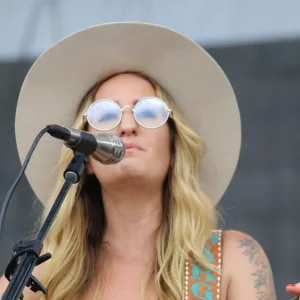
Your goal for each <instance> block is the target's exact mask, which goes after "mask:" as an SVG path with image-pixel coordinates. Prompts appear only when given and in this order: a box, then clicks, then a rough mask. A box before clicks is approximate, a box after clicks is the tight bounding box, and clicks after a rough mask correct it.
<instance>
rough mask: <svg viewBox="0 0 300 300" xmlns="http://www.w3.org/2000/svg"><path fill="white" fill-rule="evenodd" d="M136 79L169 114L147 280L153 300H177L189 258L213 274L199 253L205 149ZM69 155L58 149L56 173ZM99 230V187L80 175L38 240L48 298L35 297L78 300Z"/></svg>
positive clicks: (208, 220) (207, 211)
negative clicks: (45, 254) (166, 158)
mask: <svg viewBox="0 0 300 300" xmlns="http://www.w3.org/2000/svg"><path fill="white" fill-rule="evenodd" d="M136 74H137V75H138V76H141V77H143V78H145V79H147V80H148V81H149V82H150V83H151V84H152V85H153V87H154V89H155V92H156V96H157V97H159V98H161V99H163V100H164V101H165V102H166V103H167V105H168V106H169V107H170V108H171V109H172V111H173V118H172V119H170V120H169V125H170V128H171V135H172V143H171V144H172V145H171V148H172V149H171V151H172V155H173V161H174V163H173V165H172V167H171V168H170V170H169V173H168V175H167V178H166V179H165V183H164V188H165V195H164V199H163V210H164V212H163V216H164V218H163V221H162V224H161V226H160V228H159V232H158V236H157V245H156V262H155V265H154V266H153V268H152V273H151V276H152V277H151V278H153V279H154V282H155V286H156V292H157V296H158V299H160V300H162V299H168V300H181V299H182V296H183V292H184V290H183V287H184V267H185V262H186V259H187V257H188V255H189V254H192V255H193V257H194V259H195V260H196V261H197V262H198V263H199V264H201V265H202V266H204V267H206V268H208V269H210V270H215V268H214V266H213V265H212V264H211V263H210V262H209V261H208V259H207V257H206V255H205V251H204V248H205V246H206V244H207V241H208V239H209V236H210V234H211V232H212V230H214V229H215V228H216V226H217V217H216V212H215V208H214V205H213V204H212V202H211V201H210V200H209V199H208V198H207V197H206V195H205V194H204V193H203V192H202V191H201V187H200V178H199V169H200V167H201V161H202V158H203V156H204V154H205V144H204V142H203V141H202V139H201V138H200V137H199V136H198V135H197V134H196V133H195V132H194V131H193V130H192V129H191V128H190V127H189V126H188V125H187V124H186V123H185V121H184V120H183V118H182V116H181V114H180V111H179V109H178V108H177V107H176V105H175V103H174V102H173V101H172V100H171V98H170V96H169V95H168V94H167V93H166V92H165V91H164V90H163V88H162V87H160V86H159V85H158V84H157V83H156V82H155V81H154V80H152V79H150V78H148V77H146V76H144V75H142V74H139V73H136ZM111 77H112V76H111ZM111 77H110V78H111ZM106 80H108V78H107V79H106ZM106 80H105V81H106ZM103 82H104V81H102V82H100V83H98V84H96V85H95V86H94V87H93V88H92V89H91V90H90V91H89V92H88V93H87V95H86V96H85V97H84V99H83V101H82V103H81V105H80V107H79V109H78V114H77V117H76V120H75V122H74V124H73V128H76V129H80V130H85V129H86V124H85V123H84V122H83V119H82V115H83V114H84V113H85V112H86V111H87V108H88V106H89V105H90V104H91V103H92V102H93V101H94V97H95V94H96V92H97V90H98V89H99V87H100V86H101V84H102V83H103ZM175 149H176V151H175ZM72 156H73V154H72V152H71V151H70V150H69V149H67V148H66V147H64V148H62V150H61V156H60V160H59V163H58V166H57V169H58V171H59V172H62V171H63V170H65V169H66V167H67V166H68V164H69V163H70V161H71V159H72ZM62 183H63V178H62V177H59V179H57V183H56V186H55V188H54V190H53V197H51V200H50V201H49V207H46V209H45V211H44V214H43V217H42V220H44V219H45V217H46V215H47V214H48V212H49V209H50V207H51V206H52V204H53V200H54V199H55V197H56V196H57V193H58V191H59V189H60V188H61V186H62ZM105 228H106V220H105V213H104V208H103V203H102V197H101V186H100V184H99V183H98V181H97V180H96V178H95V177H94V176H93V175H87V174H85V175H84V176H83V178H82V179H81V180H80V182H79V183H78V184H76V185H73V186H72V188H71V189H70V191H69V193H68V195H67V197H66V199H65V200H64V202H63V204H62V207H61V208H60V210H59V212H58V215H57V216H56V218H55V220H54V222H53V224H52V227H51V229H50V230H49V232H48V234H47V237H46V239H45V241H44V251H49V252H50V253H51V254H52V255H53V256H52V258H51V260H50V261H49V262H47V263H45V268H44V269H43V274H42V278H41V281H42V283H43V284H44V285H45V286H46V288H47V290H48V294H47V296H46V297H45V296H43V295H41V296H40V299H50V300H68V299H70V300H71V299H72V300H73V299H79V298H80V296H81V295H82V294H83V292H84V291H85V290H86V289H87V288H88V287H89V285H90V284H91V279H92V277H93V276H94V274H95V265H96V261H97V259H98V256H99V255H97V253H99V249H101V245H102V238H103V234H104V232H105ZM103 284H104V283H103ZM100 290H101V287H100ZM141 292H142V291H141ZM144 293H145V289H144V290H143V295H144Z"/></svg>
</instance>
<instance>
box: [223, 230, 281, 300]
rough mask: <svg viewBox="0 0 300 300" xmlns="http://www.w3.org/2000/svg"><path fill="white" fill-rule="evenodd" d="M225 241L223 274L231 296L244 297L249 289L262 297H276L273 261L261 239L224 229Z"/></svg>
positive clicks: (250, 293) (234, 297)
mask: <svg viewBox="0 0 300 300" xmlns="http://www.w3.org/2000/svg"><path fill="white" fill-rule="evenodd" d="M222 241H223V242H222V256H223V261H222V269H223V276H224V277H225V280H226V282H227V283H228V293H229V294H230V295H231V296H229V297H228V299H238V297H243V295H242V293H243V292H246V291H247V293H248V294H249V295H253V297H257V298H258V299H276V296H275V291H274V283H273V275H272V270H271V265H270V262H269V259H268V257H267V254H266V253H265V251H264V249H263V247H262V246H261V245H260V243H259V242H258V241H257V240H256V239H255V238H253V237H252V236H251V235H249V234H247V233H244V232H241V231H235V230H226V231H224V232H223V234H222ZM266 297H268V298H266ZM255 299H256V298H255Z"/></svg>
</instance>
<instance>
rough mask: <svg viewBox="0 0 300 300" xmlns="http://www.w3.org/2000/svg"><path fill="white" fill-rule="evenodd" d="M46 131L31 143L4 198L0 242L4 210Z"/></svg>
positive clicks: (0, 219)
mask: <svg viewBox="0 0 300 300" xmlns="http://www.w3.org/2000/svg"><path fill="white" fill-rule="evenodd" d="M47 131H48V127H45V128H44V129H43V130H41V131H40V133H39V134H38V135H37V136H36V138H35V140H34V141H33V143H32V145H31V147H30V149H29V151H28V153H27V156H26V158H25V160H24V163H23V166H22V168H21V170H20V172H19V174H18V176H17V178H16V180H15V181H14V183H13V184H12V186H11V188H10V189H9V191H8V193H7V195H6V197H5V200H4V202H3V206H2V208H1V213H0V241H1V235H2V229H3V224H4V219H5V215H6V210H7V207H8V204H9V202H10V198H11V196H12V194H13V192H14V190H15V188H16V187H17V185H18V183H19V181H20V180H21V178H22V176H23V174H24V172H25V170H26V168H27V165H28V162H29V161H30V158H31V156H32V154H33V152H34V150H35V148H36V146H37V144H38V143H39V141H40V139H41V138H42V136H43V135H44V134H45V133H46V132H47Z"/></svg>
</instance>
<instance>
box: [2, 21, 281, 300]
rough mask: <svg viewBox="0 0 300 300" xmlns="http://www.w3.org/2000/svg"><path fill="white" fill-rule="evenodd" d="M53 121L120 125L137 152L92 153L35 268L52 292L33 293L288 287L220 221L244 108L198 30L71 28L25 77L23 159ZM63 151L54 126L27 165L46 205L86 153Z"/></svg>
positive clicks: (201, 295) (267, 293) (209, 295)
mask: <svg viewBox="0 0 300 300" xmlns="http://www.w3.org/2000/svg"><path fill="white" fill-rule="evenodd" d="M53 123H56V124H63V125H65V126H68V127H73V128H76V129H80V130H87V131H89V132H90V133H92V134H99V133H108V134H114V135H117V136H119V137H120V138H121V139H122V140H123V142H124V143H125V146H126V154H125V157H124V159H123V160H122V161H121V162H120V163H117V164H114V165H104V164H101V163H100V162H99V161H96V160H95V159H94V158H91V157H89V158H88V166H87V168H86V172H85V174H84V176H83V178H82V179H81V181H80V183H79V184H77V185H74V186H73V187H72V188H71V190H70V192H69V193H68V195H67V197H66V199H65V201H64V203H63V205H62V207H61V209H60V211H59V213H58V215H57V217H56V219H55V221H54V223H53V225H52V227H51V230H50V231H49V233H48V235H47V238H46V240H45V242H44V250H43V251H44V252H50V253H51V254H52V258H51V260H50V261H48V262H46V263H44V264H43V265H41V266H39V267H37V268H36V269H35V271H34V274H35V276H36V277H37V278H38V279H40V280H41V281H42V282H43V283H44V284H45V286H46V288H47V290H48V294H47V296H46V297H45V296H43V295H35V294H33V293H32V292H30V291H29V290H28V289H27V288H26V290H25V292H24V293H25V299H51V300H62V299H64V300H65V299H105V300H106V299H113V300H118V299H122V300H125V299H130V300H140V299H149V300H152V299H174V300H175V299H176V300H180V299H189V300H191V299H208V300H213V299H222V300H225V299H226V300H240V299H245V300H246V299H249V300H250V299H251V300H252V299H276V296H275V291H274V286H273V278H272V277H273V276H272V271H271V267H270V264H269V261H268V258H267V256H266V254H265V253H264V251H263V249H262V247H261V246H260V245H259V243H258V242H257V241H255V240H254V239H253V238H252V237H251V236H249V235H247V234H245V233H243V232H238V231H225V232H222V231H219V230H218V229H217V213H216V209H215V205H216V203H217V202H218V201H219V200H220V198H221V197H222V195H223V194H224V192H225V190H226V188H227V186H228V184H229V182H230V180H231V178H232V175H233V173H234V170H235V167H236V164H237V160H238V155H239V150H240V119H239V112H238V109H237V104H236V101H235V97H234V93H233V91H232V88H231V86H230V84H229V82H228V80H227V78H226V76H225V75H224V73H223V72H222V70H221V69H220V67H219V66H218V65H217V64H216V63H215V62H214V61H213V60H212V58H211V57H210V56H209V55H208V54H207V53H206V52H205V51H204V50H203V49H202V48H200V47H199V46H198V45H197V44H195V43H194V42H192V41H191V40H189V39H188V38H186V37H185V36H183V35H181V34H179V33H177V32H174V31H171V30H169V29H166V28H163V27H161V26H156V25H150V24H142V23H115V24H105V25H101V26H95V27H92V28H88V29H86V30H83V31H81V32H78V33H76V34H74V35H72V36H70V37H68V38H66V39H64V40H63V41H60V42H59V43H58V44H56V45H55V46H54V47H52V48H50V49H49V50H48V51H47V52H46V53H44V54H43V55H42V56H41V57H40V58H39V59H38V60H37V62H36V63H35V64H34V65H33V67H32V68H31V70H30V72H29V73H28V75H27V77H26V79H25V81H24V84H23V86H22V90H21V93H20V97H19V102H18V107H17V114H16V138H17V146H18V151H19V154H20V158H21V161H22V162H23V161H24V157H25V156H26V154H27V151H28V148H29V146H30V144H31V143H32V141H33V138H34V136H35V135H36V134H37V133H38V132H39V131H40V130H41V129H42V128H43V127H45V126H46V125H47V124H53ZM59 152H60V151H59V145H58V142H56V141H54V140H53V139H44V140H43V141H42V142H41V143H40V144H39V146H38V148H37V150H36V151H35V155H34V157H33V158H32V160H31V162H30V166H29V167H28V171H27V174H26V175H27V178H28V180H29V182H30V184H31V186H32V188H33V190H34V191H35V193H36V195H37V196H38V197H39V199H40V200H41V201H42V202H43V203H44V205H45V207H46V209H45V215H47V212H48V211H49V209H50V208H51V206H52V204H53V201H54V199H55V197H56V196H57V193H58V191H59V189H60V187H61V185H62V183H63V177H62V172H63V171H64V170H65V168H66V167H67V165H68V164H69V162H70V160H71V159H72V157H73V153H72V152H71V151H70V150H69V149H68V148H66V147H63V148H62V150H61V152H60V156H59ZM57 161H59V163H58V165H57ZM55 166H56V167H57V168H56V171H57V173H55V174H54V176H52V175H53V172H52V170H53V169H54V167H55ZM50 177H51V178H56V183H55V187H54V183H51V184H50V182H51V181H50ZM49 193H50V194H51V195H50V194H49ZM48 199H49V200H48ZM6 286H7V281H6V279H5V278H3V279H2V291H3V290H4V289H5V288H6Z"/></svg>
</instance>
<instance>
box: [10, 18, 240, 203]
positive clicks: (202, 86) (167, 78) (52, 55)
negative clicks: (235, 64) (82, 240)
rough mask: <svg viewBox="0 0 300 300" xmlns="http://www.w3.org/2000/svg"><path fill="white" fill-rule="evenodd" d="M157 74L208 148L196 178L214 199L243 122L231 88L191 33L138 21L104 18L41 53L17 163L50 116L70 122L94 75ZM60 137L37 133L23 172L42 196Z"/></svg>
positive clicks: (29, 79) (230, 170)
mask: <svg viewBox="0 0 300 300" xmlns="http://www.w3.org/2000/svg"><path fill="white" fill-rule="evenodd" d="M128 70H133V71H139V72H142V73H145V74H147V75H148V76H150V77H152V78H154V79H155V80H156V81H157V82H158V83H159V84H160V85H162V86H163V87H164V89H165V90H166V91H167V92H168V93H169V94H170V95H171V97H172V98H173V100H174V101H175V103H176V104H177V105H178V107H179V108H180V109H181V111H182V113H183V115H184V116H185V118H186V120H187V121H188V123H189V124H190V126H191V127H192V128H193V129H194V130H195V131H196V132H197V133H198V134H199V135H200V136H201V137H202V138H203V139H204V141H205V142H206V145H207V147H208V153H207V155H206V156H205V158H204V161H203V167H202V169H201V170H200V172H201V178H202V179H201V183H200V184H201V186H202V188H203V190H204V191H205V192H206V193H207V194H208V196H209V197H210V198H211V199H212V201H213V202H214V203H215V204H216V203H217V202H218V201H219V200H220V199H221V197H222V196H223V194H224V192H225V191H226V189H227V187H228V185H229V183H230V181H231V179H232V176H233V174H234V171H235V169H236V166H237V162H238V158H239V152H240V143H241V123H240V114H239V109H238V105H237V102H236V98H235V94H234V91H233V89H232V87H231V85H230V83H229V81H228V79H227V77H226V75H225V74H224V72H223V71H222V69H221V68H220V66H219V65H218V64H217V63H216V62H215V61H214V59H212V57H211V56H210V55H209V54H208V53H207V52H206V51H205V50H204V49H202V48H201V47H200V46H199V45H198V44H197V43H195V42H193V41H192V40H190V39H189V38H188V37H186V36H184V35H182V34H180V33H178V32H175V31H173V30H170V29H168V28H165V27H162V26H159V25H154V24H148V23H138V22H120V23H108V24H101V25H97V26H93V27H90V28H87V29H84V30H82V31H79V32H76V33H75V34H72V35H70V36H68V37H66V38H65V39H63V40H61V41H59V42H58V43H56V44H55V45H53V46H52V47H51V48H50V49H48V50H47V51H46V52H45V53H43V54H42V55H41V56H40V57H39V58H38V59H37V60H36V62H35V63H34V64H33V66H32V67H31V69H30V70H29V72H28V74H27V76H26V78H25V80H24V83H23V85H22V88H21V91H20V95H19V99H18V104H17V110H16V120H15V132H16V142H17V149H18V153H19V157H20V160H21V163H23V162H24V159H25V157H26V154H27V152H28V150H29V147H30V146H31V144H32V142H33V140H34V138H35V136H36V135H37V134H38V132H39V131H40V130H41V129H43V128H44V127H45V126H46V125H48V124H59V125H64V126H67V127H71V126H72V123H73V121H74V119H75V115H76V110H77V108H78V105H79V103H80V102H81V100H82V98H83V96H84V95H85V94H86V92H87V91H88V90H89V89H90V88H91V87H92V86H93V85H94V84H95V83H96V82H98V81H99V80H101V79H102V78H105V77H107V76H109V75H112V74H115V73H118V72H122V71H128ZM60 148H61V142H59V141H57V140H54V139H53V138H51V137H50V136H45V137H43V139H42V140H41V142H40V144H39V145H38V147H37V149H36V150H35V152H34V155H33V157H32V159H31V161H30V163H29V165H28V168H27V172H26V176H27V179H28V181H29V183H30V185H31V187H32V189H33V191H34V192H35V194H36V196H37V197H38V198H39V199H40V200H41V201H42V202H43V203H44V204H45V203H46V201H47V198H48V196H49V194H50V192H51V189H52V181H51V176H52V172H53V168H54V166H55V165H56V164H57V161H58V158H59V151H60Z"/></svg>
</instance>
